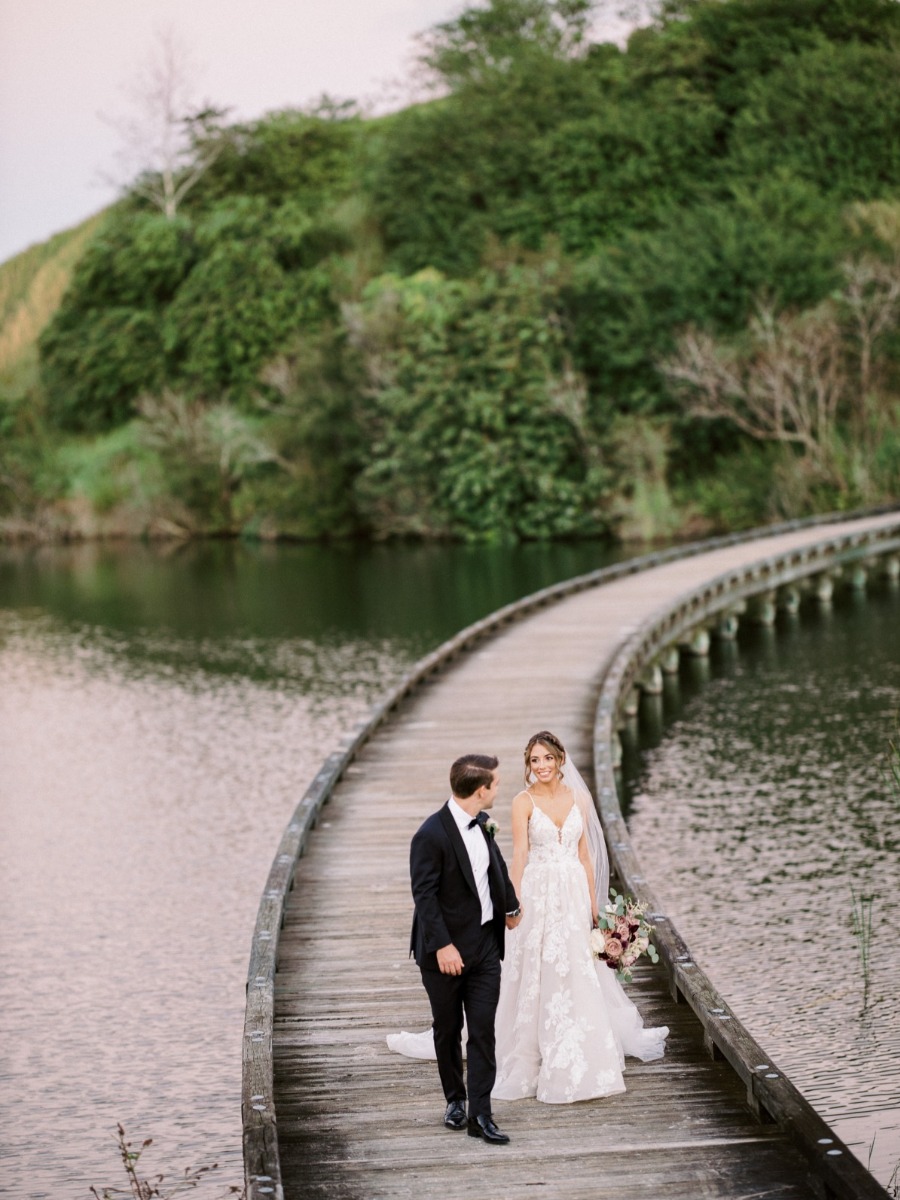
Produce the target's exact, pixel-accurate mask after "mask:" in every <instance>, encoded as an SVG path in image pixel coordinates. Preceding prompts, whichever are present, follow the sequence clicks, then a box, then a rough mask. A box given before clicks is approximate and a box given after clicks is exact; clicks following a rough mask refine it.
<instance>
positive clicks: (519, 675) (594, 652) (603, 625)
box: [245, 515, 898, 1200]
mask: <svg viewBox="0 0 900 1200" xmlns="http://www.w3.org/2000/svg"><path fill="white" fill-rule="evenodd" d="M897 526H898V521H897V518H896V516H895V515H893V516H889V517H885V518H882V519H881V520H880V521H879V520H869V521H868V522H867V527H869V528H870V529H871V530H876V531H880V532H879V536H881V534H883V533H884V531H885V530H887V531H889V530H890V529H891V528H894V527H897ZM856 528H857V527H855V526H854V525H853V523H852V522H841V523H836V524H835V525H834V526H833V527H832V528H830V529H829V530H827V531H826V532H827V537H828V540H829V541H830V543H832V545H837V544H838V539H840V538H841V537H843V536H846V534H847V533H848V531H851V532H854V533H855V530H856ZM813 541H818V542H821V541H822V534H821V533H814V532H811V531H810V530H809V529H808V528H795V529H791V530H787V531H785V532H783V533H781V534H780V535H779V536H778V537H777V538H775V537H773V538H770V539H768V540H767V541H766V542H765V544H764V545H763V546H750V545H747V544H741V543H740V542H739V541H738V540H737V539H728V540H727V541H725V542H722V543H720V544H719V545H718V548H717V549H715V550H713V551H711V552H708V553H706V554H704V556H703V560H702V562H698V561H690V562H683V561H679V560H678V558H677V555H675V554H672V553H669V554H667V555H661V556H658V559H657V565H656V566H655V567H654V568H653V569H652V571H650V572H649V573H648V574H643V575H640V576H639V577H636V576H635V575H634V571H633V569H624V568H623V569H622V570H621V571H619V572H613V573H611V574H607V575H605V576H604V578H605V579H606V580H607V582H606V583H605V584H604V586H603V587H593V588H587V589H586V588H584V587H583V586H580V585H579V586H578V587H576V588H573V589H571V594H570V595H568V596H567V598H566V599H565V600H564V601H563V602H561V603H559V604H557V605H555V606H554V605H549V606H548V605H547V603H546V602H547V601H548V600H550V599H551V598H552V596H553V595H555V594H557V593H558V591H559V589H548V595H546V596H545V597H544V598H543V599H542V600H541V601H540V603H536V604H534V605H532V606H530V608H529V609H528V613H529V615H526V616H524V617H522V618H521V619H519V620H517V621H515V622H513V623H506V622H507V618H508V617H509V616H511V615H514V614H513V613H512V611H511V612H510V613H508V614H507V616H506V617H504V620H503V621H502V622H500V623H499V624H500V625H501V629H500V631H499V632H496V633H495V634H494V636H492V637H491V638H490V640H484V639H485V636H486V635H487V633H488V632H490V630H491V629H492V628H494V625H492V623H491V622H490V621H488V622H483V623H480V626H479V628H478V630H477V636H476V638H475V639H474V640H475V646H474V649H472V650H471V651H469V652H466V653H459V652H460V651H463V650H464V649H465V648H466V647H467V646H468V645H469V644H470V641H471V639H470V640H468V641H467V639H466V638H465V637H463V636H462V635H461V636H460V637H459V638H458V639H454V643H455V645H454V647H453V653H454V655H457V657H454V659H453V661H452V663H451V664H450V665H448V666H444V667H443V668H442V669H441V670H440V675H439V676H438V677H437V678H435V675H434V672H435V671H436V670H437V669H438V668H439V667H441V664H442V659H441V656H440V655H436V656H429V660H428V661H427V662H426V664H425V666H424V667H422V669H420V670H419V671H418V672H414V673H412V674H411V677H410V678H413V677H415V680H418V681H419V682H417V683H415V685H413V684H410V686H409V687H408V688H406V690H404V691H403V694H401V695H398V696H396V697H395V698H394V699H393V700H392V701H391V702H390V703H389V704H386V705H385V706H384V708H385V711H383V712H382V713H381V714H380V716H379V719H378V721H377V722H375V723H374V724H373V725H372V726H371V728H370V729H369V731H368V733H367V734H365V735H363V733H362V732H361V731H359V730H357V731H355V732H354V733H353V734H352V736H351V737H350V738H349V739H348V740H347V742H346V743H345V746H344V748H343V749H342V755H343V756H344V757H343V758H342V763H343V766H342V779H341V781H340V783H339V784H338V785H337V786H336V788H335V789H334V795H333V799H332V800H331V802H330V803H329V805H328V808H327V810H325V811H324V812H323V813H320V814H319V820H318V825H317V828H316V829H315V831H314V832H309V834H308V836H307V840H306V851H307V852H306V854H305V856H304V857H303V858H302V859H301V860H300V861H299V863H297V865H296V871H295V874H294V885H295V886H294V891H293V892H292V893H291V894H290V896H288V897H287V900H286V903H285V909H284V924H283V929H281V930H280V933H279V937H278V968H279V969H278V974H277V976H276V977H275V983H276V992H275V999H274V1006H275V1026H274V1037H273V1046H274V1056H275V1059H274V1061H275V1071H274V1103H273V1107H274V1110H275V1111H277V1113H278V1145H279V1148H280V1154H281V1167H283V1171H282V1175H283V1180H284V1185H285V1195H286V1196H287V1197H288V1198H289V1200H290V1197H291V1196H299V1195H301V1194H302V1195H304V1196H314V1195H321V1196H340V1197H345V1196H346V1197H349V1196H359V1197H367V1198H368V1197H374V1196H402V1195H409V1194H412V1193H413V1192H415V1194H416V1195H417V1197H420V1198H421V1200H425V1198H426V1197H427V1196H429V1195H432V1194H435V1195H440V1196H448V1197H452V1196H455V1195H457V1194H458V1195H463V1194H464V1193H465V1194H467V1195H471V1192H472V1189H473V1188H476V1187H487V1186H493V1187H495V1188H496V1186H497V1174H496V1173H497V1171H498V1169H499V1170H501V1171H502V1174H503V1179H504V1183H503V1185H501V1192H502V1194H504V1195H510V1196H513V1195H516V1196H517V1195H525V1194H528V1193H529V1190H530V1189H531V1188H532V1187H534V1188H540V1194H542V1195H544V1196H549V1195H557V1194H558V1195H563V1194H565V1195H566V1196H579V1195H585V1196H587V1195H591V1196H594V1197H596V1196H604V1195H616V1196H617V1197H619V1198H621V1197H626V1198H627V1197H629V1196H635V1197H637V1196H642V1197H654V1198H655V1197H657V1196H660V1195H662V1194H667V1195H673V1196H677V1195H685V1196H692V1197H701V1196H723V1197H725V1196H728V1197H739V1196H746V1197H748V1200H749V1197H750V1196H757V1197H762V1196H782V1195H783V1196H792V1197H800V1196H815V1195H819V1194H821V1187H820V1186H819V1185H817V1184H816V1182H815V1180H814V1179H812V1178H811V1177H810V1176H809V1175H808V1173H807V1168H806V1164H805V1162H804V1161H803V1159H802V1157H801V1156H800V1155H798V1154H797V1152H796V1150H795V1149H794V1148H793V1146H792V1144H791V1143H790V1142H789V1141H788V1140H787V1139H786V1138H785V1137H784V1135H783V1133H782V1132H781V1131H780V1130H779V1128H778V1127H777V1126H776V1125H772V1124H769V1125H765V1124H759V1123H758V1122H757V1121H756V1119H755V1117H754V1116H753V1114H752V1113H751V1112H750V1110H749V1108H748V1107H747V1104H746V1093H747V1084H748V1080H747V1079H746V1078H744V1079H743V1080H742V1079H741V1078H740V1077H739V1075H738V1074H735V1072H734V1071H733V1070H732V1069H731V1067H729V1066H728V1064H727V1063H725V1062H723V1061H713V1059H712V1058H710V1057H709V1055H708V1051H707V1048H706V1047H705V1046H704V1036H705V1035H707V1034H708V1032H709V1030H708V1029H707V1028H705V1027H704V1025H702V1024H701V1023H699V1022H698V1021H697V1020H696V1019H695V1017H694V1016H693V1014H692V1012H691V1010H690V1009H689V1008H688V1006H686V1005H676V1004H674V1003H673V1001H672V999H671V997H670V995H669V993H668V986H669V985H668V981H667V979H666V977H665V976H664V974H663V973H662V972H661V971H660V972H652V971H651V972H639V973H638V977H637V979H636V982H635V985H634V989H633V990H634V994H635V995H636V997H637V999H638V1003H639V1004H640V1006H641V1007H642V1010H644V1011H645V1015H646V1019H647V1020H649V1021H651V1022H652V1023H654V1024H660V1023H665V1024H668V1025H669V1026H670V1028H671V1030H672V1033H671V1036H670V1039H669V1050H668V1053H667V1057H666V1059H665V1060H664V1061H663V1062H661V1063H654V1064H647V1065H646V1066H642V1065H638V1064H634V1065H631V1064H629V1069H628V1071H627V1073H626V1083H627V1086H628V1091H627V1092H626V1093H625V1095H624V1096H617V1097H614V1098H611V1099H609V1100H606V1101H598V1102H590V1103H589V1104H579V1105H573V1106H561V1107H556V1106H545V1105H539V1104H537V1103H536V1102H534V1101H526V1102H520V1103H519V1104H517V1105H504V1106H502V1112H500V1113H499V1116H500V1119H501V1121H502V1123H503V1124H504V1126H505V1127H506V1128H507V1129H508V1131H509V1132H510V1133H511V1134H512V1135H513V1137H514V1142H513V1146H512V1148H502V1149H500V1150H498V1149H496V1148H488V1147H485V1146H484V1145H483V1144H482V1143H480V1142H476V1141H473V1140H472V1139H468V1138H466V1137H465V1135H464V1134H463V1135H459V1134H453V1133H450V1132H448V1131H446V1130H444V1129H443V1127H442V1125H441V1123H440V1116H441V1114H442V1108H443V1105H442V1103H441V1100H440V1089H439V1087H438V1085H437V1075H436V1068H435V1066H434V1064H429V1063H416V1062H412V1063H411V1062H408V1061H406V1060H403V1059H400V1058H398V1057H397V1056H394V1055H391V1054H390V1053H389V1052H388V1051H387V1048H386V1046H385V1044H384V1035H385V1033H387V1032H390V1031H392V1030H395V1029H397V1028H400V1027H406V1028H416V1027H420V1026H421V1025H422V1024H425V1023H427V1015H426V1014H427V1005H426V1003H425V1000H424V994H423V993H422V992H421V987H420V984H419V982H418V976H417V973H416V971H415V968H414V967H413V966H412V965H411V964H410V963H409V961H408V960H407V958H406V939H407V931H408V925H409V917H410V910H411V902H410V900H409V897H408V882H407V848H408V843H409V838H410V835H411V833H412V832H413V830H414V829H415V827H416V826H417V824H418V823H419V822H420V821H421V820H422V819H423V818H424V817H425V816H426V815H427V814H428V813H429V812H431V811H433V809H434V808H435V807H436V806H437V804H439V803H440V801H441V800H442V799H443V797H444V795H445V794H446V787H447V784H446V773H447V768H448V765H449V763H450V761H451V760H452V759H453V758H454V757H456V756H457V754H459V753H462V752H464V751H466V750H469V749H486V750H490V751H491V752H495V753H498V754H499V755H500V757H501V775H502V776H503V777H504V783H503V792H504V794H505V795H506V797H507V803H508V798H509V796H511V795H512V794H513V793H514V792H515V791H516V790H517V788H518V778H519V770H520V767H519V764H520V755H521V751H522V747H523V744H524V741H525V739H526V738H527V736H528V735H529V734H530V733H531V732H533V731H534V729H536V728H540V727H542V726H549V727H550V728H554V729H556V730H558V731H559V732H560V733H562V734H563V735H564V737H565V739H566V741H567V744H568V746H569V750H570V752H571V753H573V755H574V757H575V758H576V761H578V762H579V765H582V766H585V765H587V764H588V763H589V762H590V759H591V738H592V731H593V724H594V712H593V706H594V698H595V696H596V693H597V689H598V687H599V685H600V677H601V673H602V666H603V663H604V662H609V661H610V659H611V658H612V656H613V654H614V651H615V649H616V647H617V646H619V645H621V644H622V642H623V640H626V639H627V638H628V637H629V636H630V635H631V634H632V633H633V632H634V630H635V629H636V628H637V627H638V626H639V625H640V623H641V621H642V620H644V619H646V618H647V617H648V616H649V615H650V614H652V613H653V612H654V611H655V610H658V609H659V608H660V607H661V606H663V605H664V604H666V603H667V602H670V601H671V600H672V598H673V597H674V596H677V595H679V594H680V593H683V592H685V591H688V590H690V589H691V588H695V589H696V584H697V578H698V571H700V570H702V572H704V573H706V575H707V577H712V576H721V575H722V574H723V573H724V572H727V571H735V570H742V569H744V568H745V567H746V565H747V564H748V563H749V562H752V561H753V560H754V558H756V559H759V558H760V557H762V556H763V555H765V564H764V566H763V568H762V569H760V570H759V571H757V573H756V578H757V580H762V581H763V583H761V584H760V586H764V585H765V581H767V580H769V579H770V578H773V577H776V575H777V571H778V570H781V567H779V566H778V565H777V564H778V561H779V560H778V558H777V556H778V555H781V556H782V558H783V557H784V556H785V555H790V556H793V559H792V561H795V562H800V561H802V562H804V563H805V564H807V565H809V564H812V565H814V566H816V565H818V566H819V567H820V566H821V564H822V563H828V562H831V561H832V559H833V552H832V550H829V549H828V548H827V547H826V549H825V550H821V549H820V550H819V551H818V552H809V545H808V544H809V543H810V542H813ZM858 546H859V548H860V552H862V551H863V550H866V551H867V552H868V548H869V544H868V543H867V542H863V541H860V542H858ZM855 547H856V543H855V544H854V548H855ZM692 553H696V551H693V552H692ZM801 554H802V555H803V556H805V557H803V558H802V560H801V558H799V557H798V556H799V555H801ZM725 595H726V592H725V591H723V590H722V589H721V588H719V587H718V586H715V587H712V588H711V589H709V590H708V591H707V593H706V594H705V595H704V596H703V597H701V600H700V601H698V602H697V607H696V611H697V612H700V611H701V609H702V607H703V604H707V605H708V604H709V603H711V602H713V601H715V602H716V603H720V602H722V600H723V596H725ZM512 608H514V606H511V609H512ZM692 611H694V610H692ZM671 628H674V625H673V626H672V627H671ZM420 666H421V664H420ZM422 680H424V682H421V681H422ZM486 743H488V744H486ZM348 746H351V747H353V758H352V761H350V756H349V754H348V753H347V747H348ZM502 812H503V809H502V807H501V820H502ZM506 824H508V821H507V822H506ZM613 836H615V830H613ZM501 843H504V834H503V831H501ZM504 848H505V849H506V850H508V849H509V846H508V842H506V843H504ZM673 936H674V935H673ZM675 944H676V942H675V941H673V945H675ZM257 961H262V959H261V958H260V957H259V956H257ZM679 971H680V975H681V976H682V977H683V976H684V975H686V974H688V973H689V971H690V969H689V968H685V967H684V966H681V967H680V968H676V970H675V975H676V982H677V980H678V978H679V974H678V972H679ZM713 994H714V995H715V996H716V997H717V995H718V994H717V993H714V989H713V992H712V993H711V996H710V997H708V999H711V998H712V995H713ZM712 1007H717V1005H712ZM720 1049H721V1047H720ZM245 1091H246V1088H245ZM256 1094H260V1093H256ZM507 1184H508V1186H507ZM607 1187H608V1188H609V1190H607ZM679 1189H682V1190H679ZM256 1194H257V1192H255V1191H251V1196H253V1195H256Z"/></svg>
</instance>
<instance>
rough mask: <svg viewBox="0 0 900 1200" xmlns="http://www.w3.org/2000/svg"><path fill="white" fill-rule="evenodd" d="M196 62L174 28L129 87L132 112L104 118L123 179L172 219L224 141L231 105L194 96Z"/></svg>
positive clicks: (158, 39) (159, 38) (159, 35)
mask: <svg viewBox="0 0 900 1200" xmlns="http://www.w3.org/2000/svg"><path fill="white" fill-rule="evenodd" d="M194 73H195V72H194V67H193V64H192V62H191V58H190V55H189V53H188V50H187V48H186V47H185V45H184V43H183V42H181V41H180V40H179V39H178V38H177V37H176V36H175V33H174V31H173V30H172V29H165V30H161V31H160V32H158V33H157V36H156V47H155V49H154V51H153V52H152V53H151V55H150V56H149V57H148V59H147V61H146V62H145V64H144V66H143V67H142V68H141V70H140V71H139V73H138V75H137V78H136V79H135V80H134V82H133V83H132V84H131V85H130V86H129V87H128V88H127V89H126V93H127V95H128V97H129V101H130V106H131V109H132V112H131V113H130V114H127V115H124V116H121V117H106V118H104V119H105V120H106V121H107V123H108V124H110V125H111V126H112V127H113V128H114V129H115V130H116V131H117V132H118V134H119V136H120V137H121V139H122V147H121V149H120V150H119V152H118V155H117V160H118V175H119V179H118V182H119V183H120V184H121V183H124V185H125V186H126V187H127V189H128V190H129V191H131V192H132V193H134V194H136V195H138V196H142V197H143V198H144V199H146V200H149V201H150V203H151V204H153V205H154V206H155V207H156V208H158V209H159V210H160V212H162V213H163V214H164V216H165V217H166V218H167V219H168V220H170V221H171V220H174V218H175V215H176V213H177V212H178V207H179V205H180V204H181V202H182V200H183V199H184V197H185V196H186V195H187V193H188V192H189V191H190V190H191V188H192V187H194V185H195V184H196V183H197V181H198V180H199V179H200V178H201V177H202V176H203V174H204V173H205V172H206V171H207V170H208V169H209V167H210V166H211V165H212V164H213V162H215V160H216V158H218V156H219V154H220V153H221V151H222V148H223V146H224V140H223V136H222V133H221V129H220V123H221V120H222V118H223V117H224V116H225V112H226V110H225V109H223V108H218V107H215V106H213V105H211V104H209V103H208V102H206V103H203V104H199V103H198V102H197V101H196V99H195V96H194V83H193V77H194Z"/></svg>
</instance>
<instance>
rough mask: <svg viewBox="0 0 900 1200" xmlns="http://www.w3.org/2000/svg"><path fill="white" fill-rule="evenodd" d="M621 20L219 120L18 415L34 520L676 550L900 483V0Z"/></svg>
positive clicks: (51, 344)
mask: <svg viewBox="0 0 900 1200" xmlns="http://www.w3.org/2000/svg"><path fill="white" fill-rule="evenodd" d="M592 11H593V5H592V3H591V0H488V2H487V3H484V4H481V5H479V6H475V7H471V8H469V9H467V10H465V11H464V12H463V13H462V14H461V15H460V16H459V17H458V18H456V19H454V20H452V21H448V22H446V23H444V24H442V25H440V26H437V27H436V28H435V29H433V30H431V31H430V32H429V34H428V35H427V36H426V37H425V38H424V39H423V43H422V55H421V66H422V69H423V70H425V71H427V72H428V73H429V74H430V77H431V79H432V80H433V81H434V83H435V85H436V86H435V95H434V98H433V99H431V100H428V101H426V102H423V103H418V104H415V105H412V106H410V107H408V108H406V109H403V110H402V111H399V112H397V113H394V114H391V115H389V116H386V117H380V118H377V119H366V118H364V117H363V116H362V115H360V114H359V113H358V112H357V111H356V109H355V108H354V107H353V106H352V105H341V104H335V103H325V104H323V105H320V106H319V107H317V108H315V109H308V110H304V111H299V110H290V111H284V112H279V113H274V114H271V115H269V116H267V117H266V118H264V119H262V120H259V121H255V122H250V123H246V124H227V123H226V122H225V121H224V119H223V118H222V117H221V114H216V113H210V112H209V111H207V112H205V113H203V114H202V119H201V120H196V121H194V122H193V123H191V124H190V125H189V127H187V135H188V137H189V144H188V154H187V156H186V158H185V160H184V162H183V163H182V164H181V166H180V170H181V171H182V172H183V173H184V175H183V178H185V179H187V178H190V182H191V186H190V188H189V189H184V191H183V195H182V196H181V197H180V199H179V203H178V204H177V206H176V205H174V204H173V203H172V202H171V197H172V196H173V195H174V190H173V187H174V185H173V184H172V181H171V180H170V186H169V188H168V189H167V191H166V195H167V196H168V197H169V201H168V203H167V206H163V205H161V204H155V203H154V202H153V195H154V187H153V184H154V182H155V180H154V178H153V177H152V173H151V175H150V176H149V177H143V178H141V179H139V180H137V181H136V182H135V184H134V186H133V187H132V189H131V190H130V191H129V193H128V194H127V195H126V196H125V197H124V198H123V199H122V201H121V202H120V203H119V204H117V205H116V206H115V208H114V210H113V211H111V212H110V213H109V214H108V216H107V217H106V219H105V220H104V222H103V224H102V226H101V228H100V230H99V232H98V233H97V234H96V235H95V237H94V239H93V240H92V241H91V243H90V244H89V246H88V248H87V249H86V250H85V251H84V253H83V255H82V257H81V258H80V259H79V261H78V263H77V266H76V268H75V271H74V274H73V278H72V282H71V285H70V287H69V289H68V291H67V293H66V295H65V297H64V298H63V300H62V303H61V304H60V306H59V308H58V309H57V311H56V312H55V315H54V316H53V318H52V319H51V320H50V322H49V323H48V324H47V326H46V327H45V329H44V331H43V333H42V335H41V338H40V347H39V349H40V369H39V378H37V379H36V380H34V381H33V382H32V383H31V386H29V387H28V388H26V389H24V390H21V391H20V392H19V393H18V394H17V395H8V396H7V397H6V400H5V402H4V404H3V405H2V406H0V414H2V415H0V420H2V421H3V423H4V426H5V428H4V429H3V431H2V432H3V434H4V436H5V440H6V441H7V445H8V447H10V451H9V453H8V454H7V456H6V457H7V465H6V466H5V467H4V471H3V477H4V478H7V479H8V480H12V481H13V482H14V484H15V486H14V487H11V486H6V487H4V486H3V480H2V478H0V511H4V510H5V511H6V512H7V513H9V512H11V511H12V510H13V509H14V508H16V509H18V510H19V511H21V510H22V509H23V506H24V507H25V508H27V507H28V505H29V504H31V506H32V508H33V510H34V511H39V510H41V509H42V508H43V509H44V510H46V509H47V508H48V506H50V507H52V505H53V504H54V503H55V502H57V503H58V502H60V501H65V500H66V499H67V498H68V499H71V498H72V497H73V496H75V495H78V496H81V497H82V498H83V499H84V502H85V503H88V504H89V505H90V506H91V509H92V511H93V512H95V513H97V514H103V513H111V514H115V513H121V512H123V511H127V512H131V513H132V514H133V516H134V519H135V520H136V521H137V524H138V525H140V524H141V523H142V522H143V524H144V526H145V527H146V528H148V529H151V530H152V529H154V528H156V529H162V528H168V529H173V530H174V529H178V530H182V531H186V532H244V533H247V534H251V535H253V534H255V535H258V536H276V535H289V536H299V537H323V536H331V537H334V536H353V535H362V536H374V537H386V536H397V535H413V536H421V537H454V538H466V539H510V538H544V537H560V536H589V535H597V534H609V533H619V534H622V535H626V536H649V537H652V536H660V535H666V534H673V533H683V532H687V531H688V530H691V531H694V530H706V529H722V528H732V527H737V526H741V525H747V524H750V523H753V522H757V521H762V520H766V519H770V518H774V517H777V516H781V515H796V514H801V513H805V512H809V511H813V510H816V509H823V508H826V509H834V508H851V507H854V506H857V505H859V504H864V503H872V502H879V501H882V500H885V499H888V498H890V497H891V496H896V495H897V494H898V492H900V423H898V415H897V414H898V404H897V392H898V382H900V381H898V363H900V139H898V137H897V130H898V128H900V89H898V88H897V87H896V79H897V78H898V77H900V72H898V67H900V40H898V39H900V5H898V4H897V3H896V2H895V0H663V2H662V3H660V4H658V5H657V6H656V10H655V16H654V19H653V20H652V22H651V23H649V24H648V25H646V26H644V27H642V28H640V29H637V30H636V31H635V32H634V33H633V34H632V35H631V37H630V39H629V41H628V43H627V46H626V47H625V48H624V49H619V48H617V47H616V46H614V45H610V44H592V43H591V42H590V40H589V30H590V18H591V16H592ZM199 166H202V168H203V169H202V170H197V168H198V167H199ZM189 172H190V173H191V174H190V175H188V173H189ZM156 182H158V180H157V181H156ZM175 185H177V177H176V178H175ZM156 190H157V192H158V191H159V188H157V189H156ZM23 498H24V499H23Z"/></svg>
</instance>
